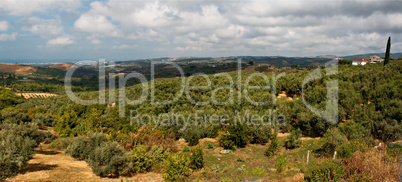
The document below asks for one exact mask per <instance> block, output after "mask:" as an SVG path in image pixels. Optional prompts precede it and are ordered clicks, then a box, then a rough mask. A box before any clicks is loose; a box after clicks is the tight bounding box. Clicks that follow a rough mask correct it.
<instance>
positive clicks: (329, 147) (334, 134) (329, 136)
mask: <svg viewBox="0 0 402 182" xmlns="http://www.w3.org/2000/svg"><path fill="white" fill-rule="evenodd" d="M324 138H325V139H326V141H325V143H324V144H323V146H322V149H323V150H324V151H325V152H326V154H328V155H331V154H333V153H334V151H335V150H336V149H337V148H338V147H339V146H342V145H343V144H345V143H346V142H347V141H348V139H347V138H346V136H345V135H344V134H343V133H342V132H340V131H339V129H338V128H331V129H329V130H328V131H327V132H326V133H325V134H324Z"/></svg>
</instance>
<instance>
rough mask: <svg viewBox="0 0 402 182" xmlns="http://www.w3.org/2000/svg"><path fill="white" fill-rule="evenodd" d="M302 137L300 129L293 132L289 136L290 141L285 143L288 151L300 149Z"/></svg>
mask: <svg viewBox="0 0 402 182" xmlns="http://www.w3.org/2000/svg"><path fill="white" fill-rule="evenodd" d="M301 136H302V132H301V130H300V128H297V130H292V132H290V135H289V136H288V140H287V141H286V142H285V147H286V149H294V148H297V147H300V145H301V143H302V142H301V140H299V139H300V137H301Z"/></svg>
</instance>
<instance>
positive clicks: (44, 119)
mask: <svg viewBox="0 0 402 182" xmlns="http://www.w3.org/2000/svg"><path fill="white" fill-rule="evenodd" d="M32 122H35V123H38V125H39V126H42V125H43V126H50V127H52V126H55V125H56V124H57V120H56V119H55V118H54V117H53V116H52V115H46V116H45V115H43V114H37V115H35V118H34V119H33V120H32Z"/></svg>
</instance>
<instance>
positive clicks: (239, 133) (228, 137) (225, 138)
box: [219, 123, 249, 150]
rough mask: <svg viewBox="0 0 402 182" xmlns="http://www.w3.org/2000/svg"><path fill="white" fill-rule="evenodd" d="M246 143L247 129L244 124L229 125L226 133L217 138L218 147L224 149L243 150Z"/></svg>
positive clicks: (247, 138) (247, 140) (247, 137)
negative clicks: (238, 148)
mask: <svg viewBox="0 0 402 182" xmlns="http://www.w3.org/2000/svg"><path fill="white" fill-rule="evenodd" d="M248 142H249V136H248V127H247V125H246V124H240V123H237V124H235V125H230V126H229V127H228V129H227V132H226V133H225V134H223V135H222V136H221V137H220V138H219V145H220V146H221V147H223V148H225V149H233V150H235V149H236V148H237V147H240V148H243V147H245V146H246V145H247V143H248Z"/></svg>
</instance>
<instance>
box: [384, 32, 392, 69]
mask: <svg viewBox="0 0 402 182" xmlns="http://www.w3.org/2000/svg"><path fill="white" fill-rule="evenodd" d="M390 50H391V36H389V37H388V43H387V50H386V51H385V59H384V66H385V65H386V64H388V63H389V60H390Z"/></svg>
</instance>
